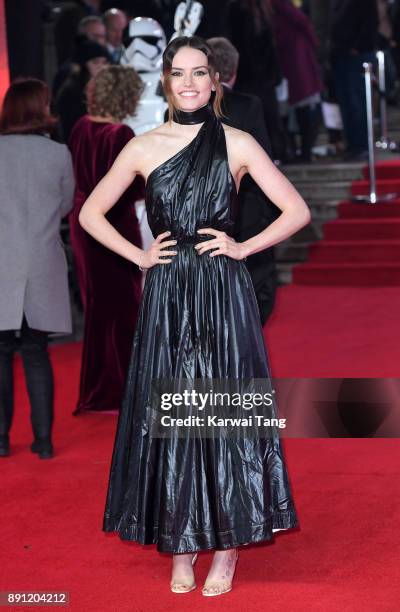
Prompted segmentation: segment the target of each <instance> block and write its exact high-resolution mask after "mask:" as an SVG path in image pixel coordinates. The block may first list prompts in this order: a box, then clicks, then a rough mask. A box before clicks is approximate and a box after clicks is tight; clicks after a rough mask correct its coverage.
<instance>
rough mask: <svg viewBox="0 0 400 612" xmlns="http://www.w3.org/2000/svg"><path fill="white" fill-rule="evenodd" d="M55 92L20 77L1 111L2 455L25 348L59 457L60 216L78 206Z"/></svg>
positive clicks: (29, 379)
mask: <svg viewBox="0 0 400 612" xmlns="http://www.w3.org/2000/svg"><path fill="white" fill-rule="evenodd" d="M54 124H55V120H54V118H52V117H51V116H50V112H49V90H48V87H47V85H46V84H45V83H43V82H42V81H39V80H37V79H19V80H17V81H14V82H13V83H12V84H11V85H10V87H9V89H8V91H7V93H6V96H5V98H4V102H3V108H2V113H1V116H0V456H6V455H8V454H9V452H10V451H9V431H10V428H11V424H12V418H13V399H14V398H13V363H12V361H13V354H14V352H15V351H16V350H17V349H19V350H20V352H21V356H22V360H23V365H24V371H25V377H26V383H27V389H28V394H29V400H30V405H31V423H32V429H33V434H34V440H33V443H32V445H31V450H32V452H35V453H38V454H39V457H41V458H43V459H44V458H49V457H51V456H53V445H52V440H51V431H52V424H53V371H52V366H51V362H50V359H49V355H48V351H47V344H48V336H49V334H68V333H71V331H72V321H71V307H70V298H69V287H68V268H67V259H66V254H65V251H64V246H63V243H62V241H61V237H60V222H61V220H62V218H63V217H64V216H65V215H66V214H67V213H68V212H69V211H70V210H71V208H72V202H73V200H72V198H73V190H74V178H73V167H72V160H71V156H70V153H69V151H68V149H67V147H66V145H61V144H58V143H56V142H53V141H52V140H50V138H49V137H48V133H49V132H50V131H51V129H52V128H53V127H54Z"/></svg>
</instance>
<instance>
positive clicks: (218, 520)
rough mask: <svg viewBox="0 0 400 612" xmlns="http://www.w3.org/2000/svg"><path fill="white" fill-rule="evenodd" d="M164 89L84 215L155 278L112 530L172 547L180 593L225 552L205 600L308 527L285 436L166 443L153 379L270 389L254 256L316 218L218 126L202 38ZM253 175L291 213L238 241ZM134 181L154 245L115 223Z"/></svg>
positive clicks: (109, 508)
mask: <svg viewBox="0 0 400 612" xmlns="http://www.w3.org/2000/svg"><path fill="white" fill-rule="evenodd" d="M162 82H163V86H164V90H165V92H166V95H167V98H168V103H169V108H170V112H171V114H172V117H171V119H173V120H171V121H170V122H167V123H165V124H163V125H161V126H160V127H158V128H156V129H154V130H151V131H150V132H147V133H145V134H143V135H140V136H137V137H136V138H134V139H132V141H131V142H130V143H128V144H127V145H126V146H125V148H124V149H123V151H122V152H121V153H120V155H119V156H118V158H117V160H116V161H115V162H114V165H113V166H112V168H111V170H110V171H109V172H108V174H107V175H106V176H105V177H104V178H103V179H102V181H101V182H100V183H99V185H98V186H97V187H96V189H95V190H94V191H93V192H92V194H91V195H90V197H89V198H88V200H87V201H86V202H85V204H84V205H83V207H82V209H81V212H80V217H79V221H80V223H81V224H82V226H83V227H84V228H85V229H86V230H87V231H88V232H89V233H90V234H91V235H92V236H94V237H95V238H96V239H97V240H99V241H100V242H102V243H103V244H104V245H106V246H107V247H108V248H110V249H112V250H113V251H115V252H117V253H119V254H120V255H122V256H123V257H125V258H126V259H128V260H130V261H131V262H134V263H135V264H137V265H139V266H140V267H142V268H145V269H147V270H148V272H147V275H146V282H145V286H144V290H143V296H142V302H141V307H140V312H139V318H138V322H137V326H136V331H135V334H134V338H133V347H132V355H131V361H130V365H129V369H128V378H127V382H126V388H125V395H124V399H123V403H122V407H121V411H120V415H119V418H118V425H117V432H116V437H115V444H114V451H113V456H112V463H111V470H110V478H109V486H108V494H107V500H106V508H105V514H104V523H103V529H104V531H116V532H118V533H119V535H120V537H121V539H124V540H136V541H138V542H141V543H142V544H151V543H156V544H157V548H158V550H160V551H163V552H171V553H173V572H172V583H171V589H172V590H173V591H174V592H178V593H183V592H188V591H190V590H192V589H193V588H195V586H196V585H195V582H194V574H193V567H192V564H193V563H194V561H195V559H196V556H197V555H196V554H195V553H196V551H201V550H207V549H216V551H215V553H214V558H213V562H212V565H211V568H210V571H209V573H208V576H207V580H206V583H205V585H204V587H203V591H202V592H203V594H204V595H219V594H221V593H225V592H227V591H229V590H230V589H231V585H232V578H233V573H234V569H235V563H236V559H237V547H238V546H240V545H243V544H249V543H252V542H259V541H262V540H270V539H271V538H273V533H274V532H275V531H278V530H282V529H288V528H291V527H295V526H297V525H298V521H297V515H296V510H295V507H294V504H293V500H292V496H291V490H290V486H289V482H288V477H287V472H286V466H285V460H284V457H283V453H282V449H281V444H280V440H279V436H278V435H272V436H270V437H269V438H267V437H265V436H262V434H261V432H260V434H258V432H257V431H256V432H254V431H253V434H254V433H255V435H253V436H246V435H243V436H235V435H230V436H223V435H218V433H216V434H215V435H214V437H212V436H211V437H210V436H209V435H200V436H199V437H197V438H196V437H195V436H193V435H192V434H191V432H190V431H189V429H190V428H189V427H187V428H186V429H183V430H182V429H180V430H179V433H178V430H173V431H172V432H171V434H170V435H164V436H163V435H160V434H159V433H158V432H159V429H155V430H153V424H154V421H153V419H154V413H155V412H157V409H156V408H155V404H152V400H153V398H151V395H152V383H154V381H156V382H157V381H159V380H161V379H163V380H166V379H167V380H169V381H171V383H175V381H179V380H180V381H182V380H183V381H186V382H187V383H188V387H191V384H192V383H193V382H194V381H195V380H210V379H213V380H218V381H220V382H221V381H222V382H224V381H228V380H233V379H234V380H236V381H239V383H241V381H245V380H252V379H263V380H265V381H267V382H270V380H271V375H270V371H269V364H268V357H267V353H266V349H265V345H264V339H263V334H262V328H261V323H260V318H259V315H258V310H257V302H256V298H255V294H254V290H253V286H252V283H251V278H250V275H249V273H248V271H247V268H246V265H245V264H244V262H243V260H244V259H245V258H246V256H247V255H250V254H252V253H256V252H259V251H261V250H263V249H265V248H267V247H269V246H272V245H273V244H276V243H277V242H279V241H281V240H283V239H285V238H287V237H288V236H290V235H292V234H293V233H294V232H296V231H298V230H299V229H300V228H301V227H303V226H304V225H305V224H307V223H308V222H309V220H310V214H309V209H308V207H307V206H306V204H305V203H304V200H303V199H302V198H301V196H300V195H299V194H298V193H297V191H296V190H295V189H294V188H293V187H292V185H291V184H290V183H289V182H288V181H287V179H286V178H285V177H284V176H283V175H282V174H281V173H280V171H279V170H278V169H277V168H276V167H275V165H274V164H273V163H272V161H271V160H270V159H269V157H268V156H267V154H266V153H265V152H264V150H263V149H262V147H260V145H258V143H257V142H256V140H255V139H254V138H253V137H252V136H250V135H249V134H247V133H246V132H243V131H241V130H237V129H235V128H231V127H228V126H226V125H224V124H223V123H221V121H220V118H219V117H220V113H219V110H220V101H221V95H222V92H221V86H220V84H219V82H218V73H216V72H215V67H214V60H213V56H212V52H211V49H210V48H209V46H208V45H207V44H206V43H205V41H204V40H203V39H201V38H199V37H190V38H186V37H180V38H176V39H174V40H173V41H172V42H171V43H170V44H169V45H168V47H167V49H166V50H165V52H164V63H163V74H162ZM246 172H249V173H250V174H251V176H252V177H253V178H254V180H255V181H256V182H257V183H258V185H259V186H260V187H261V189H262V190H263V191H264V192H265V194H266V195H267V196H268V197H269V198H270V199H271V200H272V201H273V202H274V203H275V204H276V205H277V206H279V208H280V209H281V210H282V214H281V215H280V217H279V218H278V219H277V220H276V221H274V222H273V223H272V224H271V225H270V226H269V227H268V228H266V229H265V230H263V231H262V232H261V233H260V234H257V235H256V236H253V237H252V238H250V239H249V240H246V241H245V242H242V243H238V242H235V240H234V239H233V238H231V237H230V235H229V234H230V232H231V230H232V228H233V224H234V218H235V214H236V212H237V188H238V186H239V183H240V179H241V177H242V176H243V174H245V173H246ZM137 174H140V175H142V176H143V177H144V178H145V179H146V181H147V183H146V208H147V215H148V221H149V225H150V228H151V230H152V232H153V235H154V236H156V238H155V240H154V242H153V243H152V245H151V246H150V248H149V249H148V250H146V251H144V250H142V249H139V248H137V247H136V246H134V245H133V244H131V243H130V242H129V241H127V240H125V239H124V238H123V237H122V236H121V235H120V234H118V232H117V231H116V230H114V228H112V227H111V226H110V225H109V223H108V222H107V220H106V219H105V214H106V212H107V211H108V210H109V209H110V208H111V207H112V206H113V205H114V203H115V202H116V201H117V200H118V198H119V197H120V196H121V193H122V192H123V191H124V189H126V188H127V187H128V185H129V184H130V183H131V182H132V180H133V179H134V177H135V176H136V175H137ZM191 408H192V412H195V410H194V406H193V405H192V406H191ZM154 431H155V432H156V434H155V435H154Z"/></svg>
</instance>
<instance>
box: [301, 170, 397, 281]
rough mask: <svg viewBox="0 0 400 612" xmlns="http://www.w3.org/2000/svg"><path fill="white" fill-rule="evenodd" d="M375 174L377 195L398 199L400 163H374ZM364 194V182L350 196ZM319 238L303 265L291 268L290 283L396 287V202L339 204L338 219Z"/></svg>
mask: <svg viewBox="0 0 400 612" xmlns="http://www.w3.org/2000/svg"><path fill="white" fill-rule="evenodd" d="M376 174H377V192H378V194H386V193H393V192H394V193H397V194H400V161H399V160H392V161H388V162H379V163H378V164H377V169H376ZM364 176H365V177H366V179H367V177H368V171H367V169H365V170H364ZM368 190H369V183H368V180H362V181H354V183H353V184H352V186H351V191H352V195H364V194H367V193H368ZM323 236H324V237H323V240H320V241H318V242H316V243H314V244H312V245H310V246H309V251H308V255H309V257H308V261H307V262H305V263H303V264H299V265H297V266H295V267H294V268H293V282H294V283H295V284H301V285H330V286H354V287H357V286H358V287H362V286H366V287H380V286H384V287H389V286H397V287H398V286H400V257H399V255H400V198H398V199H395V200H391V201H390V202H389V203H379V204H361V203H351V202H342V203H340V204H339V206H338V218H337V219H334V220H333V221H328V222H327V223H325V224H324V226H323Z"/></svg>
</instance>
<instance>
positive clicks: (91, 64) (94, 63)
mask: <svg viewBox="0 0 400 612" xmlns="http://www.w3.org/2000/svg"><path fill="white" fill-rule="evenodd" d="M107 65H108V61H107V59H106V58H105V57H94V58H93V59H91V60H89V61H88V62H86V66H87V69H88V71H89V74H90V76H91V77H95V76H96V75H97V74H98V73H99V72H100V70H101V69H102V68H103V66H107Z"/></svg>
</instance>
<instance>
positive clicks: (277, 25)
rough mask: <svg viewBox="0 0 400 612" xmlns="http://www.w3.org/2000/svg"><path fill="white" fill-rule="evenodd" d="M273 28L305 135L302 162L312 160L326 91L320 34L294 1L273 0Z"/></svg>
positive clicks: (302, 135) (301, 131) (293, 106)
mask: <svg viewBox="0 0 400 612" xmlns="http://www.w3.org/2000/svg"><path fill="white" fill-rule="evenodd" d="M272 27H273V33H274V37H275V43H276V46H277V50H278V57H279V62H280V65H281V68H282V72H283V74H284V76H285V77H286V79H287V80H288V89H289V106H290V107H291V108H293V109H294V111H295V114H296V119H297V123H298V126H299V131H300V135H301V158H302V161H310V159H311V147H312V145H313V142H314V140H315V128H316V109H317V108H318V106H319V102H320V92H321V91H322V90H323V82H322V78H321V72H320V67H319V65H318V60H317V45H318V41H317V37H316V35H315V33H314V30H313V28H312V25H311V22H310V20H309V18H308V17H307V15H305V14H304V12H303V11H301V10H300V9H298V8H296V7H295V6H294V5H293V4H292V2H291V1H290V0H272Z"/></svg>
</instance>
